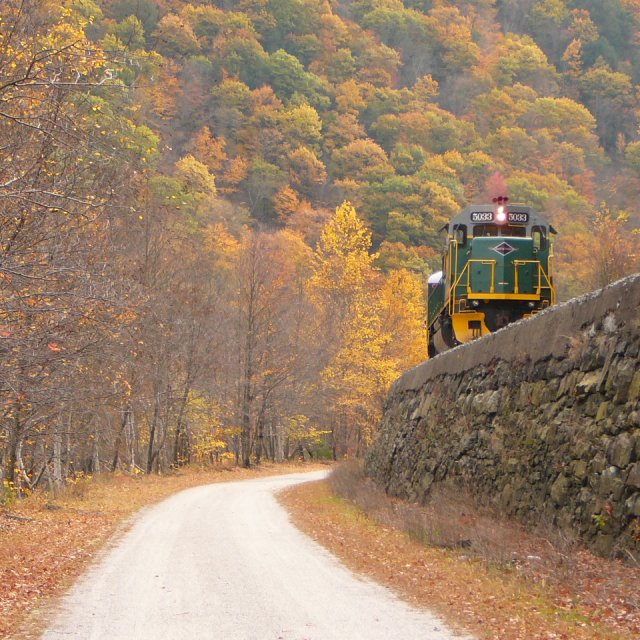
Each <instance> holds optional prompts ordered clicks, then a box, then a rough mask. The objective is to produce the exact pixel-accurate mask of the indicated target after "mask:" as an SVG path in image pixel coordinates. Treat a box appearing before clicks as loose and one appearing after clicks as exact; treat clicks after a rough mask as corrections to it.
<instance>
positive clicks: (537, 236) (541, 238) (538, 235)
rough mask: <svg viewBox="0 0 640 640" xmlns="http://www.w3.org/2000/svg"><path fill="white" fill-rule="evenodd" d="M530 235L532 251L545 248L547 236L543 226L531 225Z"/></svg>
mask: <svg viewBox="0 0 640 640" xmlns="http://www.w3.org/2000/svg"><path fill="white" fill-rule="evenodd" d="M531 237H532V238H533V250H534V251H542V250H543V249H546V248H547V236H546V233H545V229H544V227H533V229H532V230H531Z"/></svg>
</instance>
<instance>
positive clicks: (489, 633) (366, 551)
mask: <svg viewBox="0 0 640 640" xmlns="http://www.w3.org/2000/svg"><path fill="white" fill-rule="evenodd" d="M279 498H280V500H281V502H282V503H283V504H284V505H285V506H286V507H287V509H288V510H289V511H290V513H291V515H292V519H293V520H294V522H295V524H296V525H297V526H298V527H299V528H301V529H302V530H303V531H305V532H306V533H307V534H309V535H311V536H312V537H313V538H315V539H316V540H317V541H318V542H320V543H321V544H323V545H324V546H325V547H327V548H329V549H330V550H331V551H332V552H333V553H334V554H336V555H337V556H338V557H339V558H340V559H341V560H342V561H343V562H344V563H345V564H347V566H349V567H351V568H352V569H354V570H355V571H357V572H359V573H361V574H365V575H367V576H369V577H371V578H373V579H374V580H376V581H377V582H380V583H382V584H384V585H386V586H388V587H389V588H391V589H392V590H394V591H395V592H396V593H398V594H400V595H401V597H403V598H404V599H406V600H407V601H409V602H411V603H413V604H415V605H417V606H422V607H427V608H429V609H431V610H432V611H434V612H436V613H437V614H439V615H440V616H441V617H442V618H443V619H444V620H445V621H446V622H447V623H448V624H449V625H450V626H451V627H453V628H457V629H458V630H461V631H466V632H467V633H471V634H473V635H474V636H475V637H477V638H486V639H492V640H498V639H499V640H543V639H544V640H551V639H557V638H562V639H566V640H632V639H637V638H638V637H640V611H638V610H637V609H633V610H630V608H629V602H628V601H629V600H630V599H631V600H633V599H634V598H635V599H637V596H638V584H640V571H639V570H637V569H631V568H625V567H623V566H622V565H620V564H619V563H615V562H609V561H605V560H602V559H600V558H594V557H593V556H590V555H589V554H587V555H586V556H585V555H583V552H580V553H579V555H578V557H576V558H574V559H572V562H571V571H567V570H566V568H565V569H562V571H561V574H562V575H561V576H558V577H557V579H556V577H553V576H552V575H551V574H553V567H550V571H551V574H549V573H546V572H545V569H544V566H545V564H546V563H547V561H548V560H549V558H548V557H547V556H546V555H545V552H544V550H543V549H544V547H546V546H549V545H548V542H547V541H543V540H539V541H537V542H536V539H532V540H529V539H526V540H525V541H524V542H526V543H527V544H528V545H534V546H533V547H530V548H534V549H536V550H537V553H538V554H540V555H527V556H525V558H531V559H532V560H531V563H532V565H533V566H532V567H531V568H527V567H525V566H524V565H522V564H520V563H519V562H517V561H511V562H496V561H494V560H493V559H492V557H491V556H487V555H486V553H483V554H481V555H480V556H478V555H474V553H473V551H472V549H470V548H469V549H468V548H466V545H464V546H458V545H447V546H448V547H449V548H443V546H429V545H425V544H424V542H425V541H424V538H423V536H416V535H415V534H414V533H411V535H410V534H409V533H406V532H404V531H401V530H400V529H399V528H398V527H397V523H395V522H391V518H381V517H380V514H381V513H382V509H383V508H382V506H381V502H380V501H381V498H380V496H376V498H375V500H372V498H371V492H370V491H369V493H368V500H369V503H370V504H369V506H368V507H367V508H366V510H365V509H363V508H361V507H359V506H356V505H355V504H354V502H352V501H351V500H346V499H344V498H341V497H338V496H337V495H336V493H335V492H334V491H333V490H332V488H331V486H330V484H329V483H328V482H320V483H312V484H306V485H302V486H300V487H294V488H291V489H288V490H287V491H285V492H283V493H281V494H279ZM385 500H386V501H387V506H388V507H389V509H390V511H389V513H397V511H398V507H399V503H398V501H393V500H390V499H388V498H386V497H385ZM367 512H369V514H371V515H369V514H368V513H367ZM465 517H466V518H469V514H468V513H466V514H465ZM496 526H497V527H498V528H500V523H496ZM505 526H507V525H505ZM474 527H476V528H477V527H478V523H477V522H476V523H474ZM416 538H419V539H416ZM497 543H498V544H499V545H500V546H502V547H506V546H507V542H506V541H505V540H504V539H503V538H500V539H499V540H498V541H497ZM536 544H538V546H537V547H536V546H535V545H536ZM499 551H500V553H504V552H505V549H501V550H499ZM527 553H530V552H529V551H527Z"/></svg>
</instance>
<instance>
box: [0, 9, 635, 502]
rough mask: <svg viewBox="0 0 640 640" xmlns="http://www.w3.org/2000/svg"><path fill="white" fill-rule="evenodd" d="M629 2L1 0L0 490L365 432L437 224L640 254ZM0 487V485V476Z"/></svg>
mask: <svg viewBox="0 0 640 640" xmlns="http://www.w3.org/2000/svg"><path fill="white" fill-rule="evenodd" d="M639 44H640V2H638V1H637V0H458V1H453V0H432V1H430V0H405V1H404V2H402V1H401V0H357V1H348V0H325V1H322V0H238V1H234V0H219V1H213V0H192V1H191V2H187V1H184V0H65V1H63V2H54V1H53V0H5V1H4V2H3V3H2V4H1V5H0V141H1V145H2V146H1V149H2V151H1V153H0V251H1V252H2V253H1V254H0V255H1V258H0V359H1V360H2V362H1V365H2V366H1V373H0V408H1V417H0V476H1V477H2V481H3V488H2V490H1V492H0V499H5V500H6V499H8V496H14V495H17V494H20V493H22V492H24V491H25V490H31V489H33V488H34V487H35V486H36V485H45V486H46V485H48V486H49V487H51V488H55V487H58V486H60V485H61V484H62V483H63V482H64V481H65V478H75V477H77V476H78V474H86V473H94V472H97V471H106V470H117V469H127V470H129V471H131V472H144V471H146V472H151V471H153V470H163V469H167V468H169V467H171V466H176V465H181V464H184V463H186V462H214V461H220V460H224V459H231V460H235V461H237V462H240V463H243V464H245V465H249V464H250V463H252V462H254V461H257V462H259V461H260V459H261V458H263V457H268V458H272V459H276V460H277V459H282V458H287V457H293V456H296V455H307V456H308V455H314V456H315V455H326V456H340V455H344V454H358V453H361V452H362V451H363V449H364V448H365V447H366V445H367V443H368V442H369V441H370V439H371V437H372V436H373V431H374V429H375V425H376V422H377V418H378V415H379V412H380V407H381V402H382V399H383V398H384V395H385V392H386V389H387V388H388V385H389V384H390V382H392V381H393V379H394V378H395V377H396V376H397V375H398V374H399V373H400V372H401V371H403V370H404V369H406V368H408V367H410V366H412V365H414V364H416V363H417V362H419V361H421V360H422V359H423V358H424V356H425V344H424V342H425V340H424V335H423V315H424V300H423V289H424V281H425V277H426V276H427V275H428V274H429V272H430V271H432V270H434V269H435V268H437V265H438V263H439V255H440V251H441V248H442V242H443V238H442V234H441V233H439V231H438V230H439V229H440V228H441V227H442V225H443V224H444V223H446V222H447V221H448V220H449V219H450V217H452V216H453V215H454V214H455V213H456V212H457V211H458V210H459V209H460V207H462V206H464V205H465V204H467V203H470V202H474V201H482V200H486V199H487V198H488V197H490V196H491V195H498V194H504V193H506V194H507V195H509V197H510V198H511V199H512V200H515V201H519V202H524V203H527V204H529V205H531V206H534V207H536V208H538V209H540V210H542V211H544V212H546V214H547V215H548V216H549V217H550V218H551V220H552V222H553V224H554V226H555V227H556V228H557V229H558V231H559V237H558V240H557V243H556V249H555V251H556V256H557V257H556V266H557V279H558V282H559V287H560V292H561V295H562V297H563V298H565V299H566V298H568V297H570V296H572V295H576V294H579V293H582V292H585V291H587V290H590V289H592V288H594V287H596V286H600V285H603V284H606V283H607V282H610V281H612V280H614V279H616V278H618V277H620V276H623V275H625V274H627V273H630V272H632V271H635V270H637V269H638V241H639V236H638V234H637V233H635V229H636V228H637V226H638V222H639V220H640V216H639V214H638V207H637V200H638V197H639V196H640V134H639V131H638V126H639V122H638V118H639V114H640V111H639V106H640V105H639V102H638V92H637V89H638V83H639V81H640V48H639V47H638V45H639ZM3 496H4V498H3Z"/></svg>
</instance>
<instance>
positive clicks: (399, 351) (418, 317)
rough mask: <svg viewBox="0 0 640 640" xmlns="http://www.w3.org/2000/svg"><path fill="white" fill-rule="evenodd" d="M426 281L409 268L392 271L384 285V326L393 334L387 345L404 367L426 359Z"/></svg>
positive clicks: (399, 363) (401, 369)
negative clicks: (424, 283)
mask: <svg viewBox="0 0 640 640" xmlns="http://www.w3.org/2000/svg"><path fill="white" fill-rule="evenodd" d="M424 301H425V298H424V285H423V283H422V280H421V278H420V276H418V275H417V274H415V273H412V272H411V271H408V270H407V269H397V270H394V271H391V273H389V275H388V276H387V278H386V280H385V283H384V285H383V287H382V327H383V331H384V332H385V333H388V334H389V335H391V336H392V340H391V341H390V342H389V345H388V347H387V349H386V352H387V354H388V356H389V358H390V359H391V360H393V361H394V362H395V363H396V366H397V368H398V369H399V370H400V371H404V370H406V369H409V368H411V367H415V366H416V365H417V364H419V363H420V362H422V361H423V360H426V358H427V351H426V345H427V341H426V333H425V326H424V320H425V317H426V309H425V304H424Z"/></svg>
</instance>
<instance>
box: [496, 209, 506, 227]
mask: <svg viewBox="0 0 640 640" xmlns="http://www.w3.org/2000/svg"><path fill="white" fill-rule="evenodd" d="M506 221H507V212H506V211H505V210H504V207H503V206H502V205H500V206H499V207H498V208H497V209H496V222H498V223H502V222H506Z"/></svg>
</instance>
